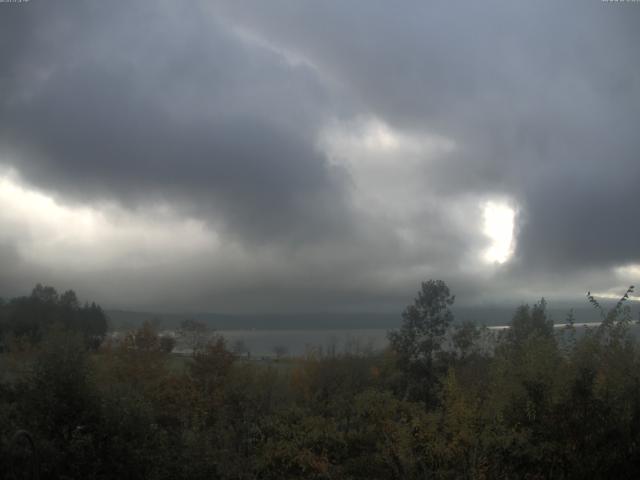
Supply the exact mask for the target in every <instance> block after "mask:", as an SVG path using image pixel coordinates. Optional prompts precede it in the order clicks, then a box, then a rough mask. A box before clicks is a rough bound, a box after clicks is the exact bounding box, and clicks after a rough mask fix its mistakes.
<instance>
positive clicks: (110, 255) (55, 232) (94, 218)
mask: <svg viewBox="0 0 640 480" xmlns="http://www.w3.org/2000/svg"><path fill="white" fill-rule="evenodd" d="M11 238H16V239H19V240H20V242H19V244H18V245H19V252H20V254H21V256H22V257H23V258H24V259H26V260H29V261H32V262H35V263H38V264H41V265H47V266H51V267H56V266H65V267H66V268H75V269H81V270H82V269H99V268H103V267H107V266H111V265H112V264H113V263H115V264H118V263H119V262H121V263H122V264H123V265H126V266H127V267H135V266H144V265H150V264H162V263H164V262H166V261H170V260H174V261H175V260H176V258H182V257H184V256H189V255H193V254H195V253H197V252H203V251H205V250H209V249H211V248H213V247H215V246H216V243H217V237H216V235H215V233H214V232H212V231H210V230H208V229H207V228H206V226H205V225H204V224H203V223H202V222H200V221H198V220H194V219H181V218H178V217H177V216H171V215H169V214H168V213H167V208H166V206H162V205H160V206H158V208H157V209H155V210H154V211H152V212H151V211H150V212H146V211H145V212H143V213H141V214H137V215H136V214H132V213H130V212H125V211H123V210H121V209H118V208H117V207H114V206H105V208H104V210H102V209H99V208H97V207H84V206H70V205H64V204H61V203H58V202H57V201H56V200H55V199H54V198H52V197H50V196H47V195H46V194H44V193H42V192H38V191H37V190H35V189H32V188H30V187H28V186H26V185H23V184H21V183H20V181H19V178H18V176H17V175H16V174H15V173H12V172H9V173H4V174H0V241H1V240H8V239H11ZM176 239H180V240H179V241H176Z"/></svg>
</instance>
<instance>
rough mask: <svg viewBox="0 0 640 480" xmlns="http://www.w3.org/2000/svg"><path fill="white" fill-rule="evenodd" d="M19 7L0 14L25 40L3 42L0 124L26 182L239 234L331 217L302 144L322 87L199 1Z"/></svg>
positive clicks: (315, 228)
mask: <svg viewBox="0 0 640 480" xmlns="http://www.w3.org/2000/svg"><path fill="white" fill-rule="evenodd" d="M16 11H17V9H14V10H12V11H11V13H12V14H15V13H16ZM22 12H24V13H23V15H22V16H18V18H16V19H10V18H9V17H7V18H6V21H12V22H18V23H19V22H20V21H22V22H24V23H25V24H26V25H29V26H28V27H27V26H25V28H26V29H27V30H26V31H27V32H29V33H30V35H28V36H27V37H26V38H25V37H24V36H21V35H20V34H19V33H22V35H24V34H25V31H23V30H20V29H17V28H16V27H14V28H13V29H12V30H13V31H14V32H13V33H12V35H16V38H15V43H16V44H17V45H15V50H16V51H13V52H12V51H11V48H10V47H7V45H11V42H8V44H5V49H8V50H9V52H8V54H7V55H6V59H5V62H3V63H5V64H6V65H7V67H8V71H9V72H10V73H9V74H8V75H7V77H8V78H7V80H6V84H7V85H8V88H3V92H2V94H0V95H2V97H1V98H2V103H3V108H2V110H0V124H1V125H2V128H1V129H0V132H1V138H2V144H3V146H4V151H5V152H6V153H8V154H9V155H10V156H11V157H12V158H15V159H17V162H18V165H17V166H18V168H19V169H20V171H21V173H22V174H23V176H24V177H25V178H26V179H28V180H29V181H30V182H32V183H34V184H36V185H37V186H39V187H41V188H42V187H44V188H46V189H48V190H50V191H51V190H53V191H54V192H56V193H57V194H59V195H62V196H64V197H66V198H67V199H69V198H72V199H75V200H85V201H87V200H88V201H91V200H95V199H104V198H107V199H109V198H116V199H118V200H119V201H120V202H123V203H125V204H129V205H136V204H139V203H144V202H148V201H158V200H165V201H169V202H172V203H177V204H178V205H180V206H181V207H182V208H183V209H184V210H183V211H186V212H187V213H191V214H195V215H197V216H199V217H204V218H207V219H209V220H211V221H212V222H213V223H217V224H222V225H223V226H227V227H230V228H231V229H232V230H233V231H234V232H236V231H237V232H239V233H240V234H241V235H242V236H243V238H244V239H246V240H251V239H252V238H255V239H257V238H261V237H265V239H266V240H268V239H269V237H271V236H276V237H280V236H281V235H286V234H288V233H289V232H290V231H291V230H296V232H297V234H298V235H300V234H303V233H304V232H306V233H308V234H318V233H319V232H320V231H321V230H329V231H330V230H331V229H332V228H335V226H334V225H333V223H335V221H338V223H339V217H340V214H339V212H340V210H341V209H340V208H339V207H340V200H339V197H340V191H341V188H342V187H341V184H340V180H339V179H338V177H337V176H336V175H334V174H333V172H332V171H331V170H330V169H329V168H328V167H327V165H326V162H325V160H324V158H323V157H322V156H321V155H320V154H319V153H318V152H317V151H316V149H315V146H314V139H313V131H314V129H316V128H317V127H318V122H319V121H321V119H322V117H323V115H322V109H323V108H324V107H323V106H322V104H323V102H324V103H326V102H327V99H326V98H325V97H326V93H325V92H324V91H323V89H322V86H321V85H319V84H318V83H317V82H316V81H315V80H314V78H313V77H312V76H311V75H310V74H309V72H307V71H306V70H305V69H304V68H296V67H292V66H290V65H287V64H286V63H285V62H284V61H282V59H279V58H276V57H275V55H274V54H272V53H269V52H264V51H256V50H255V49H251V48H248V47H247V46H245V45H243V43H242V42H241V41H240V40H239V39H238V38H234V37H233V35H232V33H230V31H229V29H225V28H224V27H222V26H220V25H218V24H216V22H215V21H214V20H212V21H210V22H203V21H201V20H199V17H200V16H201V12H199V11H198V9H197V7H196V8H195V9H194V10H187V11H181V10H180V9H178V8H176V7H173V8H168V7H167V6H166V5H165V6H164V7H158V6H156V5H155V4H153V3H151V2H146V3H142V4H140V3H138V4H136V3H135V2H134V4H133V5H132V7H131V8H121V9H115V8H113V6H112V5H106V4H105V3H104V2H81V3H77V2H62V3H58V2H47V3H46V4H45V3H44V2H37V1H36V2H33V4H32V5H28V6H26V7H25V8H24V9H22V10H20V13H22ZM3 20H4V17H3ZM15 24H16V23H13V25H15ZM33 24H35V26H30V25H33ZM43 51H44V52H47V53H46V55H45V54H43ZM18 52H19V54H18ZM310 110H312V111H313V115H309V114H308V113H307V111H310ZM325 212H336V213H335V214H333V213H332V215H333V217H335V218H330V215H328V214H326V213H325ZM299 225H302V227H300V226H299Z"/></svg>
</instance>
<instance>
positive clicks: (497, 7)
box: [0, 0, 640, 312]
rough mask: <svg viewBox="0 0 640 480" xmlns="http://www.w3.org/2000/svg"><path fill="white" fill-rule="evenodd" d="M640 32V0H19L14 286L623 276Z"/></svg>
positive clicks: (168, 291) (235, 295)
mask: <svg viewBox="0 0 640 480" xmlns="http://www.w3.org/2000/svg"><path fill="white" fill-rule="evenodd" d="M638 45H640V4H638V3H632V2H629V3H618V2H601V1H599V0H598V1H596V0H594V1H573V2H557V1H548V2H546V1H536V2H508V1H485V2H465V3H460V2H424V1H415V2H402V3H401V4H391V3H390V2H383V1H371V0H367V1H364V0H363V1H351V2H300V1H276V0H274V1H270V2H264V1H257V0H256V1H255V2H250V1H246V2H237V1H229V2H224V1H222V2H198V1H194V2H189V3H188V4H184V3H179V2H168V1H157V0H154V1H151V0H140V1H132V2H127V3H116V2H104V1H82V2H81V1H67V0H56V1H44V0H31V1H29V2H27V3H20V4H14V3H4V4H2V3H0V296H2V295H5V296H11V295H16V294H20V293H24V291H25V290H26V289H28V288H30V287H31V286H32V285H33V284H35V283H36V282H47V283H52V284H54V285H58V286H59V287H60V288H75V289H76V290H78V292H79V294H80V296H81V297H82V298H95V299H96V300H98V301H99V302H101V303H103V304H104V305H106V306H108V307H122V308H141V309H156V310H181V309H186V310H208V311H228V312H236V311H251V312H260V311H270V312H278V311H343V310H349V311H353V310H355V311H375V310H379V309H388V310H393V309H400V308H401V307H402V306H403V305H404V304H405V303H406V302H407V301H409V300H410V299H411V298H412V297H413V294H414V292H415V291H416V290H417V288H418V286H419V282H420V281H422V280H426V279H429V278H442V279H444V280H446V281H447V282H448V283H449V284H450V285H451V286H452V288H453V290H454V291H455V292H456V293H457V294H458V298H459V299H460V300H461V301H462V302H465V303H470V304H474V303H493V302H510V303H517V302H519V301H534V300H535V299H536V297H539V296H541V295H545V296H547V297H551V298H579V296H581V295H583V294H584V292H585V291H586V290H592V291H596V292H602V293H607V292H620V293H622V292H623V291H624V289H625V288H626V286H628V285H629V284H631V283H635V282H637V280H638V276H639V275H640V248H638V238H640V223H639V222H638V221H637V209H638V198H639V197H638V192H639V190H638V188H639V184H640V158H639V157H640V132H639V130H638V125H639V123H638V121H639V119H640V55H639V54H638ZM501 209H502V210H501ZM496 211H498V212H503V213H504V212H506V216H503V217H504V218H502V217H501V218H502V220H500V221H499V222H498V224H501V225H502V226H503V229H502V233H501V234H500V235H502V237H503V240H504V239H505V238H506V239H507V240H506V241H507V246H508V237H509V235H510V234H511V233H513V241H512V243H511V245H510V248H508V250H509V251H508V252H507V251H506V250H505V252H503V254H504V255H503V257H493V256H491V255H492V254H491V250H490V249H491V247H492V242H495V241H496V239H495V238H494V239H493V240H492V238H491V235H490V234H491V232H490V231H488V230H487V221H489V223H491V222H490V220H491V218H490V217H491V215H492V212H493V213H495V212H496ZM509 212H511V218H512V220H513V225H512V226H511V225H510V224H509V221H508V220H509V218H510V217H509ZM505 219H506V220H505ZM500 222H502V223H500ZM494 223H495V222H494ZM498 226H499V225H498ZM494 234H495V232H494ZM505 236H506V237H505ZM494 237H495V235H494ZM503 243H504V242H503ZM494 247H495V248H502V247H496V246H495V245H494ZM495 248H494V250H495ZM496 259H500V262H498V261H495V260H496ZM502 260H506V261H502Z"/></svg>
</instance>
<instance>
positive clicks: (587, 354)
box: [0, 281, 640, 479]
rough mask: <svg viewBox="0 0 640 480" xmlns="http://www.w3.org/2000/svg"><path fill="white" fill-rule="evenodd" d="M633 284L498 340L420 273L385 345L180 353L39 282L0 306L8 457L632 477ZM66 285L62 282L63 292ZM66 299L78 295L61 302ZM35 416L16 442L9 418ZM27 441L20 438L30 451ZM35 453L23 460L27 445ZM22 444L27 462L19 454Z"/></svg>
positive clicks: (636, 438)
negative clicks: (278, 352) (584, 320)
mask: <svg viewBox="0 0 640 480" xmlns="http://www.w3.org/2000/svg"><path fill="white" fill-rule="evenodd" d="M632 290H633V287H631V288H630V289H629V290H628V291H627V293H625V295H624V296H623V297H622V298H621V299H620V301H619V302H618V303H617V304H616V306H615V307H614V308H613V309H612V310H610V311H608V312H604V311H603V310H602V308H601V306H600V305H599V304H598V302H597V301H596V300H595V299H594V298H593V297H591V296H589V297H588V298H589V301H590V302H591V303H592V304H593V305H594V307H595V308H598V309H600V311H601V313H602V318H603V322H602V325H601V326H600V327H598V328H595V329H591V330H587V331H586V332H585V333H584V334H577V332H576V331H575V329H573V327H572V322H573V319H572V318H571V317H570V318H569V320H570V322H569V327H568V328H567V329H565V330H563V331H561V332H554V329H553V325H552V323H551V321H550V320H549V318H548V317H547V314H546V304H545V302H544V300H543V301H541V302H540V303H538V304H535V305H533V306H532V307H529V306H526V305H524V306H521V307H519V308H518V309H517V310H516V312H515V314H514V316H513V320H512V323H511V328H510V329H509V330H505V331H504V333H503V334H502V335H501V336H500V338H498V340H497V344H496V345H495V348H491V349H490V350H488V349H486V348H485V347H484V346H483V345H482V344H481V341H480V340H481V332H480V330H479V329H478V328H477V327H476V326H474V325H471V324H462V325H456V324H455V323H454V322H453V320H454V319H453V315H452V314H451V311H450V309H449V307H450V306H451V305H452V303H453V301H454V297H453V295H452V294H451V293H450V291H449V288H448V287H447V285H446V284H445V283H444V282H442V281H428V282H425V283H423V284H422V287H421V290H420V291H419V292H418V297H417V298H416V300H415V302H414V303H413V304H412V305H410V306H409V307H407V309H406V310H405V311H404V313H403V321H402V324H401V326H400V328H399V329H398V330H397V331H394V332H390V334H389V340H390V346H389V348H388V349H387V350H386V351H384V352H379V353H372V352H363V351H358V350H357V349H354V350H352V351H344V352H341V353H337V352H329V353H324V354H323V353H320V352H315V353H310V354H308V355H307V356H306V357H305V358H301V359H298V360H297V361H296V362H295V363H294V365H293V366H292V368H286V369H282V368H276V367H275V365H276V364H275V363H274V364H272V365H270V364H260V363H250V362H246V361H241V360H240V358H239V355H238V354H237V353H234V352H232V351H231V350H230V349H229V348H228V347H227V345H226V343H225V340H224V339H223V338H221V337H214V338H213V340H211V341H208V342H207V343H205V344H201V343H200V344H196V346H195V347H196V348H195V349H194V353H193V355H192V356H190V357H189V358H188V359H187V361H186V362H184V364H182V365H181V367H180V368H176V365H175V362H174V361H172V358H173V359H175V356H172V355H171V354H170V353H168V352H169V351H170V350H171V348H170V347H171V345H169V344H168V342H167V341H166V340H165V341H163V340H162V339H161V338H160V337H158V335H157V333H156V332H155V330H154V328H153V326H152V324H150V323H147V324H145V325H143V327H141V328H140V329H138V330H136V331H135V332H132V333H131V335H129V336H127V337H126V338H125V339H124V341H122V342H121V343H119V344H117V345H115V344H110V343H109V342H102V344H101V345H100V346H99V342H97V341H96V338H101V337H103V336H104V334H105V332H106V321H105V322H103V320H104V315H103V314H102V313H101V310H100V308H99V307H97V306H95V305H85V306H80V305H79V303H78V302H77V300H76V299H75V294H74V295H71V294H70V293H69V292H67V293H65V294H63V295H61V296H59V295H58V294H57V292H55V290H53V289H50V287H41V286H38V287H36V289H35V290H34V292H33V294H32V295H31V296H30V297H24V298H21V299H14V300H12V301H10V302H7V303H2V304H0V328H1V335H2V337H1V340H0V342H1V344H2V346H3V349H4V350H5V351H4V353H3V354H2V355H0V358H1V360H0V361H1V362H3V363H1V364H0V369H1V370H0V371H1V372H2V373H3V375H2V376H1V377H0V378H1V381H0V469H1V470H2V472H1V473H2V475H4V476H5V478H21V477H20V475H22V474H23V473H24V472H25V471H26V470H27V469H28V468H31V467H33V466H34V465H37V467H38V469H39V471H40V474H41V478H82V479H110V478H118V479H120V478H125V479H126V478H132V479H133V478H135V479H181V478H184V479H199V478H202V479H205V478H206V479H212V478H219V479H423V478H441V479H448V478H456V479H457V478H469V479H485V478H487V479H489V478H490V479H493V478H497V479H508V478H528V479H542V478H559V479H565V478H567V479H568V478H636V477H637V476H638V474H640V368H639V367H640V350H639V346H638V343H637V342H636V340H635V339H634V338H633V336H632V335H631V333H630V331H629V327H630V325H631V320H632V319H631V313H630V309H629V308H628V306H627V305H626V300H627V299H628V295H629V293H631V292H632ZM71 293H72V292H71ZM71 300H73V301H71ZM21 430H23V431H27V432H29V435H30V437H31V438H32V439H33V441H34V443H35V447H36V450H37V453H38V461H37V462H34V461H33V459H32V458H31V459H30V458H29V455H32V453H30V452H31V451H30V450H29V448H24V445H22V447H23V448H21V449H20V448H16V440H15V438H16V437H14V434H15V432H18V431H21ZM25 452H26V453H25ZM25 455H26V456H27V457H28V458H27V462H26V464H25V463H24V460H25V458H24V456H25ZM21 458H22V460H23V462H22V463H21V462H20V459H21Z"/></svg>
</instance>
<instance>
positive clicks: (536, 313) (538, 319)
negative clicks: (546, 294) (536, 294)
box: [507, 298, 553, 346]
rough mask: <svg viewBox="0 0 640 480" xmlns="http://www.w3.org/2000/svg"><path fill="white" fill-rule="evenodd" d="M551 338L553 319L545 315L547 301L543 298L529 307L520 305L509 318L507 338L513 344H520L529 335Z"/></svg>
mask: <svg viewBox="0 0 640 480" xmlns="http://www.w3.org/2000/svg"><path fill="white" fill-rule="evenodd" d="M531 336H539V337H542V338H547V339H550V338H553V320H551V319H550V318H548V316H547V302H546V301H545V299H544V298H542V299H540V302H539V303H536V304H534V305H533V307H529V305H521V306H520V307H518V309H517V310H516V313H515V314H514V316H513V319H512V320H511V328H510V329H509V330H507V339H508V340H509V342H510V343H511V344H513V345H515V346H520V345H522V344H523V343H524V342H525V341H526V340H527V339H528V338H529V337H531Z"/></svg>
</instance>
